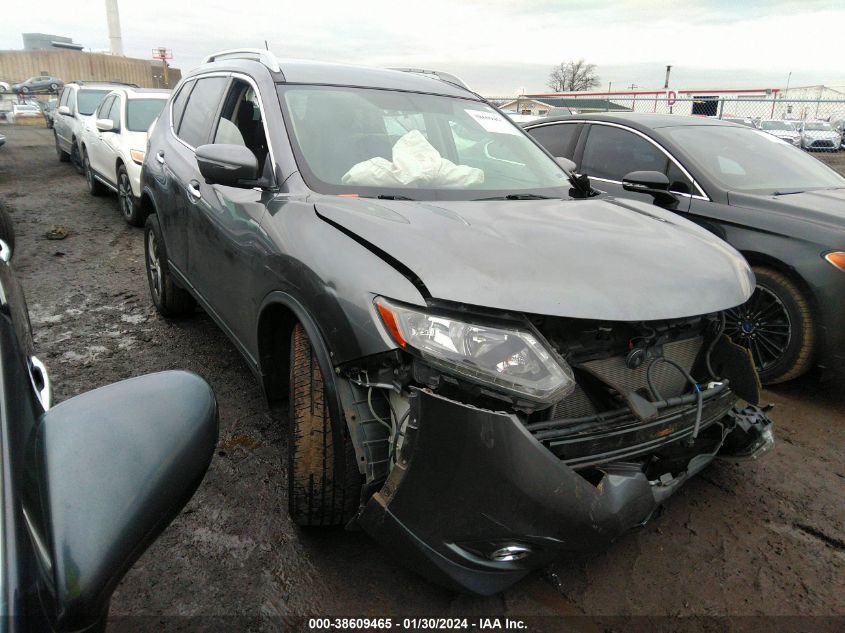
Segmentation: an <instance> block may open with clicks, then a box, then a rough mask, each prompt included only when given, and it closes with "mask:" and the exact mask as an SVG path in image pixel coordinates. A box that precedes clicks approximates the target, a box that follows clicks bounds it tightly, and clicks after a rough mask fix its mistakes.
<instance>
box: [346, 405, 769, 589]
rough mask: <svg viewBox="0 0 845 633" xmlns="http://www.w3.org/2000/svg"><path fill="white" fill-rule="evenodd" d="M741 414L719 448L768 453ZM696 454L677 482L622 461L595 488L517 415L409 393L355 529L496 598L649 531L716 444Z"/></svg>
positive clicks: (445, 579) (436, 574)
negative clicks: (561, 564) (384, 473)
mask: <svg viewBox="0 0 845 633" xmlns="http://www.w3.org/2000/svg"><path fill="white" fill-rule="evenodd" d="M738 415H739V417H737V414H734V413H731V414H728V415H726V416H725V418H723V420H725V421H727V422H728V424H727V425H725V426H726V428H733V429H734V430H733V432H731V433H729V434H728V435H727V437H725V438H724V439H725V443H724V445H723V448H724V447H726V446H728V445H732V446H733V449H732V450H734V452H736V453H737V454H738V455H739V456H740V457H742V458H750V457H757V456H758V455H759V454H761V453H763V452H765V451H767V450H768V449H769V448H771V446H772V444H773V442H774V440H773V437H772V434H771V423H770V421H769V420H768V418H767V417H766V416H765V414H763V413H762V412H761V411H760V410H759V409H756V408H750V409H747V410H745V413H744V414H738ZM729 417H730V418H731V419H730V420H727V418H729ZM740 421H742V424H739V422H740ZM702 451H703V452H702V453H699V454H698V455H695V456H693V457H692V459H691V460H690V461H689V463H688V465H687V467H686V469H685V471H684V472H681V473H676V474H675V475H674V476H672V475H669V476H663V477H660V478H658V479H657V480H655V481H649V479H648V477H647V476H646V473H644V472H643V469H642V467H641V466H640V465H639V464H637V463H633V462H621V463H611V464H604V465H603V466H602V467H601V472H602V473H603V477H602V478H601V480H600V481H598V482H596V483H591V482H590V481H588V480H587V479H586V478H585V477H582V476H581V475H580V474H578V473H577V472H576V471H575V470H572V469H571V468H569V467H567V466H566V465H564V464H563V462H561V460H560V459H558V458H557V457H556V456H555V455H553V454H552V453H551V451H549V450H548V449H547V448H546V447H545V446H543V445H542V444H541V443H540V442H539V441H538V440H536V439H535V438H534V437H533V436H532V435H531V433H530V432H529V431H528V430H527V429H526V428H525V427H524V426H523V424H522V423H521V422H520V420H519V419H518V418H517V417H516V416H514V415H510V414H507V413H502V412H495V411H487V410H483V409H478V408H474V407H472V406H468V405H465V404H462V403H458V402H455V401H453V400H449V399H447V398H443V397H440V396H438V395H435V394H432V393H429V392H426V391H415V392H414V393H413V394H412V396H411V413H410V417H409V423H408V427H407V431H406V435H405V441H404V444H403V446H402V448H401V450H400V451H399V455H398V459H397V464H396V466H395V467H394V468H393V470H392V471H391V474H390V476H389V477H388V479H387V481H386V483H385V485H384V486H383V488H382V489H381V490H380V491H379V492H378V493H376V494H375V495H373V497H372V498H370V500H369V501H368V502H367V504H366V505H365V507H364V508H363V510H362V512H361V514H360V515H359V517H358V522H359V524H360V525H361V527H363V529H364V530H365V531H367V532H368V533H369V534H370V535H371V536H373V537H374V538H375V539H376V540H377V541H378V542H379V543H381V544H382V545H384V546H385V547H387V548H388V549H390V550H392V551H393V552H394V554H395V555H396V556H397V557H398V558H399V559H400V560H401V561H402V562H403V563H405V564H406V565H407V566H409V567H411V568H412V569H414V570H416V571H418V572H420V573H422V574H424V575H426V576H428V577H429V578H431V579H432V580H435V581H436V582H439V583H441V584H443V585H445V586H447V587H450V588H453V589H457V590H461V591H471V592H474V593H479V594H492V593H496V592H498V591H501V590H503V589H505V588H506V587H508V586H509V585H511V584H513V583H514V582H516V581H518V580H519V579H520V578H522V577H523V576H524V575H526V574H527V573H528V572H529V571H531V570H532V569H536V568H538V567H541V566H544V565H546V564H547V563H549V562H550V561H551V560H553V559H554V558H556V557H559V556H560V555H562V554H566V553H568V552H583V551H585V550H594V549H600V548H603V547H605V546H606V545H607V544H608V543H610V542H611V541H612V540H614V539H615V538H616V537H618V536H619V535H621V534H623V533H625V532H627V531H629V530H631V529H633V528H635V527H637V526H640V525H642V524H643V523H645V522H646V521H647V520H648V519H649V518H650V517H651V515H652V514H653V512H654V511H655V509H656V508H657V507H658V506H659V505H660V504H661V503H662V502H663V501H664V500H665V499H666V498H667V497H668V496H669V495H671V494H672V493H673V492H674V491H675V490H676V489H677V488H678V487H679V486H680V485H681V484H682V483H683V482H684V481H685V480H686V479H687V478H688V477H689V476H692V475H694V474H695V473H696V472H698V471H699V470H701V469H702V468H703V467H704V466H706V465H707V464H708V463H710V461H712V460H713V458H714V455H713V452H712V451H713V446H712V444H711V445H710V447H709V450H708V449H702ZM496 558H498V560H496ZM502 558H504V559H505V560H502ZM507 558H512V560H507Z"/></svg>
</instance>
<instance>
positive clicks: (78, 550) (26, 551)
mask: <svg viewBox="0 0 845 633" xmlns="http://www.w3.org/2000/svg"><path fill="white" fill-rule="evenodd" d="M11 238H12V233H11V224H10V222H9V219H8V216H6V215H5V212H3V211H2V210H0V490H2V494H0V525H1V526H2V528H0V613H2V614H3V617H2V618H0V633H29V632H36V631H37V632H41V631H54V632H62V631H76V632H80V631H88V632H89V633H92V632H93V631H103V630H105V619H106V617H107V615H108V609H109V600H110V598H111V594H112V591H114V588H115V586H116V585H117V583H118V582H119V581H120V579H121V578H122V577H123V575H124V574H125V573H126V572H127V571H128V569H129V567H130V566H131V565H132V563H133V562H134V561H135V560H136V559H137V558H138V557H139V556H140V555H141V553H142V552H143V551H144V550H145V549H146V548H147V547H148V546H149V545H150V544H151V543H152V542H153V541H154V540H155V538H156V537H157V536H158V535H159V534H160V533H161V531H162V530H163V529H164V528H165V527H166V526H167V525H168V524H169V523H170V521H171V520H172V519H173V517H175V516H176V515H177V514H178V513H179V511H180V510H181V508H182V506H184V505H185V503H186V502H187V501H188V499H190V497H191V495H192V494H193V492H194V490H195V489H196V487H197V486H198V485H199V483H200V481H201V480H202V478H203V475H204V474H205V470H206V468H207V467H208V463H209V461H210V459H211V455H212V452H213V450H214V446H215V444H216V441H217V404H216V402H215V400H214V394H213V393H212V391H211V388H210V387H209V386H208V384H206V382H205V381H204V380H202V379H201V378H200V377H199V376H196V375H195V374H190V373H187V372H182V371H168V372H161V373H158V374H151V375H148V376H139V377H137V378H132V379H130V380H125V381H123V382H119V383H116V384H113V385H108V386H106V387H102V388H100V389H96V390H94V391H90V392H88V393H84V394H82V395H79V396H76V397H74V398H70V399H69V400H65V401H64V402H62V403H61V404H59V405H57V406H55V407H53V406H52V402H51V389H50V379H49V377H48V375H47V370H46V368H45V367H44V365H43V364H42V363H41V361H40V360H39V359H38V357H37V356H36V355H35V353H34V351H33V345H32V338H31V336H30V326H29V317H28V315H27V310H26V301H25V300H24V295H23V292H22V291H21V288H20V285H19V284H18V282H17V281H16V279H15V275H14V271H13V270H12V266H11V265H10V258H11V254H12V247H11V246H10V244H11V243H13V240H12V239H11Z"/></svg>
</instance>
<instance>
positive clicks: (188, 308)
mask: <svg viewBox="0 0 845 633" xmlns="http://www.w3.org/2000/svg"><path fill="white" fill-rule="evenodd" d="M144 263H145V267H146V269H147V282H148V283H149V286H150V297H151V298H152V300H153V305H155V308H156V310H157V311H158V313H159V314H160V315H161V316H163V317H178V316H182V315H185V314H189V313H190V312H192V311H193V309H194V305H195V302H194V298H193V297H192V296H191V295H190V293H188V291H187V290H185V289H184V288H180V287H179V286H178V285H177V284H176V281H175V280H174V279H173V275H172V274H171V273H170V268H169V265H168V262H167V249H166V248H165V245H164V240H163V239H162V236H161V225H160V224H159V222H158V216H157V215H156V214H154V213H153V214H151V215H150V216H148V217H147V223H146V225H145V228H144Z"/></svg>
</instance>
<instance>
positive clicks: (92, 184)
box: [82, 148, 108, 196]
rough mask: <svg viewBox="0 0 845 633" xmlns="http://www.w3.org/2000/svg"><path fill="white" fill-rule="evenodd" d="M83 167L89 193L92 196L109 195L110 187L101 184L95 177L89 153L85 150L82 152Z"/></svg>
mask: <svg viewBox="0 0 845 633" xmlns="http://www.w3.org/2000/svg"><path fill="white" fill-rule="evenodd" d="M82 167H83V168H84V170H85V182H86V183H87V184H88V192H89V193H90V194H91V195H92V196H104V195H106V193H108V187H106V186H105V185H104V184H103V183H101V182H100V181H99V180H97V178H96V177H95V176H94V170H93V169H91V161H90V160H89V158H88V152H87V151H85V149H84V148H83V150H82Z"/></svg>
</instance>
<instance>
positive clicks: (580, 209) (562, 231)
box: [315, 196, 754, 321]
mask: <svg viewBox="0 0 845 633" xmlns="http://www.w3.org/2000/svg"><path fill="white" fill-rule="evenodd" d="M315 209H316V211H317V213H318V215H319V216H320V217H322V218H323V219H324V220H326V221H328V222H329V223H331V224H333V225H335V226H336V227H338V228H340V229H341V230H343V231H344V232H346V233H348V234H351V235H353V236H354V237H355V238H356V239H358V240H359V241H362V242H365V243H367V244H368V245H369V247H370V248H372V249H373V250H375V251H376V252H379V251H381V253H383V254H386V256H384V255H383V256H384V258H385V259H386V260H387V261H388V262H390V260H391V259H392V260H395V261H397V262H399V263H400V264H401V265H403V266H404V267H406V268H407V269H408V270H409V271H410V272H411V273H413V275H415V276H417V277H418V278H419V279H420V280H421V281H422V283H423V284H424V285H425V287H426V289H427V290H428V291H429V292H430V293H431V296H432V297H434V298H437V299H444V300H449V301H455V302H460V303H466V304H471V305H475V306H481V307H489V308H498V309H503V310H513V311H519V312H528V313H535V314H545V315H552V316H567V317H576V318H590V319H601V320H612V321H640V320H654V319H670V318H678V317H686V316H693V315H698V314H705V313H709V312H715V311H717V310H723V309H725V308H729V307H733V306H736V305H739V304H740V303H743V302H744V301H746V300H747V299H748V297H749V296H750V294H751V292H752V290H753V287H754V276H753V273H752V272H751V270H750V268H749V267H748V265H747V264H746V262H745V260H744V259H743V258H742V256H741V255H739V253H737V252H736V251H735V250H734V249H733V248H732V247H731V246H729V245H728V244H727V243H726V242H723V241H721V240H719V239H717V238H716V237H714V236H713V235H712V234H710V233H708V232H707V231H705V230H704V229H702V228H700V227H698V226H696V225H694V224H692V223H691V222H688V221H686V220H684V219H682V218H679V217H678V216H677V215H675V214H674V213H671V212H668V211H664V210H662V209H659V208H657V207H655V206H652V205H648V204H644V203H639V202H634V201H627V200H625V201H623V200H615V199H612V198H610V199H608V198H602V199H593V200H518V201H504V200H501V201H500V200H496V201H466V202H464V201H462V202H439V201H438V202H406V201H393V200H390V201H387V200H374V199H355V198H343V197H328V196H327V197H323V198H320V199H318V200H317V201H316V203H315ZM405 272H407V271H405ZM360 274H362V275H366V274H367V271H365V270H363V271H360ZM372 291H373V292H375V293H379V292H381V290H380V289H379V288H373V289H372Z"/></svg>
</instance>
